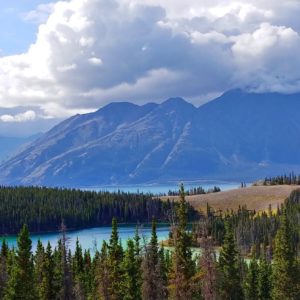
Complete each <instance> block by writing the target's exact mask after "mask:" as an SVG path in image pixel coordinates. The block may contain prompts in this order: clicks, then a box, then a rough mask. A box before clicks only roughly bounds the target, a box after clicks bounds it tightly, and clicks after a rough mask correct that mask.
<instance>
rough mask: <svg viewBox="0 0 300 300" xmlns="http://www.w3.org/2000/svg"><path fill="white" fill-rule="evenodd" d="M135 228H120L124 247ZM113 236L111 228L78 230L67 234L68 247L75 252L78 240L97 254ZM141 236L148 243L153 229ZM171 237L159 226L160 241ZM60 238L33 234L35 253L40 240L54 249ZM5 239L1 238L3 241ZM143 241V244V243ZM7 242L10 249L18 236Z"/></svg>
mask: <svg viewBox="0 0 300 300" xmlns="http://www.w3.org/2000/svg"><path fill="white" fill-rule="evenodd" d="M135 228H136V227H135V226H119V237H120V239H121V242H122V245H123V246H125V245H126V241H127V240H128V239H129V238H132V237H134V234H135ZM110 234H111V227H97V228H89V229H83V230H76V231H70V232H67V237H68V247H69V248H70V249H71V251H74V249H75V245H76V239H77V237H78V240H79V242H80V244H81V245H82V248H83V249H84V250H88V249H89V250H90V251H91V253H92V254H93V253H95V249H96V248H97V249H99V250H100V249H101V245H102V243H103V241H106V242H109V239H110ZM139 234H140V237H141V238H142V239H145V240H146V241H147V240H149V239H150V237H151V228H150V227H149V226H148V227H146V226H144V227H142V228H140V229H139ZM168 236H169V227H168V226H158V227H157V237H158V240H159V241H162V240H165V239H167V238H168ZM59 237H60V233H44V234H33V235H31V240H32V248H33V251H35V250H36V245H37V242H38V240H39V239H40V240H41V242H42V243H43V244H44V246H46V244H47V243H48V241H49V242H50V244H51V246H52V247H53V248H54V247H55V246H56V245H57V241H58V239H59ZM2 239H3V237H1V238H0V240H1V241H2ZM142 239H141V243H142ZM5 240H6V241H7V243H8V244H9V246H10V247H13V246H16V245H17V237H16V236H7V237H5Z"/></svg>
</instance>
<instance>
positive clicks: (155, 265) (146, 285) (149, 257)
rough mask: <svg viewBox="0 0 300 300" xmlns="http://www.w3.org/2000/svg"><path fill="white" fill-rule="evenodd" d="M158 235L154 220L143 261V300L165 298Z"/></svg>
mask: <svg viewBox="0 0 300 300" xmlns="http://www.w3.org/2000/svg"><path fill="white" fill-rule="evenodd" d="M158 251H159V250H158V241H157V234H156V221H155V220H154V219H153V220H152V233H151V239H150V242H149V244H148V245H146V248H145V257H144V261H143V267H142V269H143V286H142V296H143V299H147V300H156V299H162V300H163V299H165V298H164V295H165V293H164V287H163V286H162V284H161V277H162V276H161V273H160V268H159V252H158Z"/></svg>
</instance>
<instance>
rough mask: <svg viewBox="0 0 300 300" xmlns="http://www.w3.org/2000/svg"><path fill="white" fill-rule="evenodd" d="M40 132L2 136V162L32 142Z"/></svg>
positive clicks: (0, 157)
mask: <svg viewBox="0 0 300 300" xmlns="http://www.w3.org/2000/svg"><path fill="white" fill-rule="evenodd" d="M39 136H40V134H36V135H33V136H29V137H9V136H0V145H1V147H0V162H1V161H3V160H5V159H8V157H10V156H13V155H14V154H16V153H17V151H19V150H21V149H22V147H25V146H26V145H27V144H29V143H32V142H33V141H34V140H35V139H37V138H38V137H39Z"/></svg>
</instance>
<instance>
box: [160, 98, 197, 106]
mask: <svg viewBox="0 0 300 300" xmlns="http://www.w3.org/2000/svg"><path fill="white" fill-rule="evenodd" d="M161 106H163V107H166V108H171V107H193V108H195V107H194V105H193V104H191V103H189V102H187V101H186V100H184V99H183V98H181V97H172V98H169V99H167V100H165V101H164V102H162V103H161Z"/></svg>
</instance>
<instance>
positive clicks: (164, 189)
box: [80, 180, 241, 195]
mask: <svg viewBox="0 0 300 300" xmlns="http://www.w3.org/2000/svg"><path fill="white" fill-rule="evenodd" d="M180 184H181V182H178V183H176V182H172V183H170V184H164V185H163V184H147V185H107V186H105V185H103V186H97V187H88V188H85V187H82V188H80V189H82V190H85V191H87V190H88V191H96V192H99V191H107V192H118V191H122V192H126V193H144V194H147V193H151V194H154V195H159V194H168V192H169V191H170V190H171V191H176V190H178V189H179V186H180ZM183 184H184V188H185V190H186V191H188V190H190V189H191V188H196V187H199V186H202V187H203V188H204V190H208V189H212V188H213V187H214V186H218V187H219V188H220V189H221V191H228V190H232V189H236V188H238V187H240V185H241V183H240V182H227V181H214V180H211V181H207V180H202V181H187V182H183Z"/></svg>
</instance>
